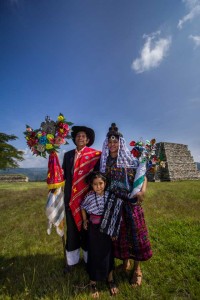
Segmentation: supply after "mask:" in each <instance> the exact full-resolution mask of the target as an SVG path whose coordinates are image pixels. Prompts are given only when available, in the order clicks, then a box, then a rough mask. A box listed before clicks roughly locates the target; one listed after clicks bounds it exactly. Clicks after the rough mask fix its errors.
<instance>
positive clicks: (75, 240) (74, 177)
mask: <svg viewBox="0 0 200 300" xmlns="http://www.w3.org/2000/svg"><path fill="white" fill-rule="evenodd" d="M71 136H72V140H73V142H74V144H75V145H76V149H74V150H71V151H68V152H66V153H65V155H64V159H63V165H62V167H63V170H64V178H65V188H64V200H65V212H66V222H67V238H66V257H67V263H68V265H69V266H73V265H75V264H77V263H78V262H79V258H80V248H82V249H83V258H84V261H85V262H87V244H86V232H85V231H84V230H83V229H82V216H81V210H80V203H81V201H82V200H83V198H84V196H85V195H86V193H87V192H88V190H89V185H88V183H86V180H85V179H86V177H87V175H88V174H89V173H90V172H92V171H93V170H94V168H95V166H96V167H97V168H98V165H99V159H100V155H101V152H100V151H97V150H95V149H93V148H90V146H91V145H92V144H93V143H94V140H95V133H94V130H93V129H91V128H89V127H86V126H73V127H72V134H71Z"/></svg>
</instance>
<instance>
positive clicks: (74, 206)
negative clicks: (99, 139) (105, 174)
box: [69, 147, 101, 231]
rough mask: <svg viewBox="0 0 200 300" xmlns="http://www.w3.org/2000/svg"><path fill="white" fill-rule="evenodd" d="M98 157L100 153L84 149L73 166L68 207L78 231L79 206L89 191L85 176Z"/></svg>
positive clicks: (80, 216) (90, 170)
mask: <svg viewBox="0 0 200 300" xmlns="http://www.w3.org/2000/svg"><path fill="white" fill-rule="evenodd" d="M100 156H101V152H100V151H97V150H95V149H93V148H89V147H85V148H84V149H83V151H82V152H81V155H80V156H79V157H78V158H77V160H76V162H75V165H74V174H73V181H72V193H71V199H70V202H69V206H70V209H71V211H72V215H73V217H74V221H75V223H76V226H77V228H78V230H79V231H80V230H81V227H82V215H81V208H80V204H81V202H82V201H83V199H84V197H85V195H86V194H87V192H88V190H89V184H88V183H86V181H85V179H86V177H87V175H88V174H89V173H90V172H92V171H93V169H94V167H95V165H96V163H97V161H98V160H99V159H100Z"/></svg>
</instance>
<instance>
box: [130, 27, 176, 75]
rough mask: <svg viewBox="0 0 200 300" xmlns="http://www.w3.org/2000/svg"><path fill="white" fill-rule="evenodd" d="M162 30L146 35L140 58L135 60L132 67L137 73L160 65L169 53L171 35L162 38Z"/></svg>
mask: <svg viewBox="0 0 200 300" xmlns="http://www.w3.org/2000/svg"><path fill="white" fill-rule="evenodd" d="M159 36H160V31H158V32H155V33H152V34H150V35H144V36H143V38H145V39H146V41H145V43H144V46H143V48H142V50H141V53H140V58H137V59H135V60H134V61H133V63H132V65H131V68H132V69H133V70H134V71H135V72H136V73H143V72H145V71H148V70H150V69H152V68H156V67H158V66H159V65H160V63H161V62H162V60H163V59H164V57H165V56H166V55H167V53H168V50H169V47H170V44H171V37H167V38H160V37H159Z"/></svg>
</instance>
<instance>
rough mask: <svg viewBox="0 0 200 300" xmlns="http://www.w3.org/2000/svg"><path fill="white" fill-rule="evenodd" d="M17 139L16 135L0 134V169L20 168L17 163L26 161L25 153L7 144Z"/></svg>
mask: <svg viewBox="0 0 200 300" xmlns="http://www.w3.org/2000/svg"><path fill="white" fill-rule="evenodd" d="M17 138H18V137H17V136H15V135H14V134H10V135H9V134H6V133H2V132H0V169H7V168H17V167H19V165H18V163H17V161H22V160H24V158H23V154H24V152H23V151H19V150H17V149H16V148H15V147H14V146H12V145H10V144H8V143H7V142H8V141H14V140H16V139H17Z"/></svg>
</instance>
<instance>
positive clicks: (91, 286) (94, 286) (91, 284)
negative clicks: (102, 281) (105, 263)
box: [90, 283, 99, 298]
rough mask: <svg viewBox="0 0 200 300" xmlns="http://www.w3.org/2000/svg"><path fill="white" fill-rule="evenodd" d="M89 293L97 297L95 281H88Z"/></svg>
mask: <svg viewBox="0 0 200 300" xmlns="http://www.w3.org/2000/svg"><path fill="white" fill-rule="evenodd" d="M90 293H91V296H92V298H99V292H98V289H97V285H96V283H90Z"/></svg>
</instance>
